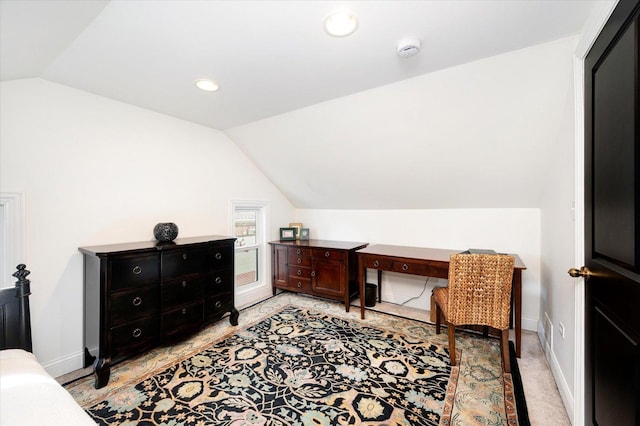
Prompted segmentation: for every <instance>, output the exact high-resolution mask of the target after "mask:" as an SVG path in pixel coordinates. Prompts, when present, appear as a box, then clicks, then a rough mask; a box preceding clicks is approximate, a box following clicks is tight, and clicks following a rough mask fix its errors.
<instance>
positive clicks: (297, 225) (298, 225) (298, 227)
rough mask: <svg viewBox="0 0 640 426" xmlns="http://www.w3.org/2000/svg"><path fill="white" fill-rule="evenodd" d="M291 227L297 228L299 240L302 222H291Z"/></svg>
mask: <svg viewBox="0 0 640 426" xmlns="http://www.w3.org/2000/svg"><path fill="white" fill-rule="evenodd" d="M289 228H296V231H297V232H296V239H297V240H299V239H300V231H301V230H302V224H301V223H290V224H289Z"/></svg>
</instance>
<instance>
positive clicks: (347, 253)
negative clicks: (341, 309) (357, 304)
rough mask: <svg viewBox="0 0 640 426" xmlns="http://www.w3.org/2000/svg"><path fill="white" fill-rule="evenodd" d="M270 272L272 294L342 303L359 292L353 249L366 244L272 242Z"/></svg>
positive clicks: (356, 265)
mask: <svg viewBox="0 0 640 426" xmlns="http://www.w3.org/2000/svg"><path fill="white" fill-rule="evenodd" d="M269 244H271V271H272V273H273V280H272V287H273V294H274V295H275V294H276V291H277V289H282V290H290V291H295V292H298V293H306V294H312V295H314V296H320V297H326V298H329V299H335V300H340V301H343V302H344V306H345V309H346V310H347V312H348V311H349V301H350V299H351V297H352V296H354V295H356V294H358V293H359V290H358V262H357V258H356V250H359V249H361V248H364V247H366V246H367V243H354V242H347V241H327V240H306V241H272V242H270V243H269Z"/></svg>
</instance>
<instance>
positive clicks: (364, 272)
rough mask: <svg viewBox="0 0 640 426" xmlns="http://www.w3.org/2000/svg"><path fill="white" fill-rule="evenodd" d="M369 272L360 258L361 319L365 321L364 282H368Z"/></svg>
mask: <svg viewBox="0 0 640 426" xmlns="http://www.w3.org/2000/svg"><path fill="white" fill-rule="evenodd" d="M366 275H367V270H366V269H365V267H364V265H363V264H362V261H361V260H360V257H358V281H359V282H360V319H364V296H365V293H364V282H365V280H366V278H367V277H366Z"/></svg>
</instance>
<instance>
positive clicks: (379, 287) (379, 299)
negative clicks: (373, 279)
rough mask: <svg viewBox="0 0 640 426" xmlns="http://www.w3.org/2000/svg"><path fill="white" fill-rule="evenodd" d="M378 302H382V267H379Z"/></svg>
mask: <svg viewBox="0 0 640 426" xmlns="http://www.w3.org/2000/svg"><path fill="white" fill-rule="evenodd" d="M378 303H382V269H378Z"/></svg>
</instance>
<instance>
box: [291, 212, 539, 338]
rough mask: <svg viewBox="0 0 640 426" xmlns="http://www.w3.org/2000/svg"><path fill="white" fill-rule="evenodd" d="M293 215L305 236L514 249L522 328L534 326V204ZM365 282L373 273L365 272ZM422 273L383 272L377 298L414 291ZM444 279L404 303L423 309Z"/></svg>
mask: <svg viewBox="0 0 640 426" xmlns="http://www.w3.org/2000/svg"><path fill="white" fill-rule="evenodd" d="M296 220H297V221H298V222H302V223H303V224H304V226H305V228H307V227H308V228H310V235H311V238H318V239H327V240H344V241H362V242H368V243H370V244H392V245H406V246H418V247H434V248H444V249H452V250H465V249H468V248H490V249H494V250H496V251H497V252H507V253H517V254H518V255H519V256H520V258H521V259H522V261H523V262H524V263H525V265H526V266H527V270H526V271H524V272H523V274H522V288H523V296H522V299H523V315H522V316H523V328H525V329H528V330H536V329H537V323H538V314H539V310H540V307H539V298H540V284H539V283H540V211H539V210H538V209H443V210H320V209H318V210H316V209H313V210H306V209H298V210H297V211H296ZM369 280H370V281H369V282H375V281H374V280H375V276H374V275H373V274H371V272H370V275H369ZM424 283H425V279H424V278H422V277H413V278H412V277H408V276H406V275H402V274H393V273H384V274H383V285H382V289H383V300H386V301H389V302H393V303H401V302H403V301H406V300H408V299H410V298H411V297H414V296H417V295H419V294H420V292H421V291H422V289H423V287H424ZM444 283H446V280H444V281H443V280H439V279H430V280H429V283H428V284H427V291H425V292H424V294H423V295H422V296H421V297H420V298H419V299H417V300H413V301H411V302H409V303H407V306H413V307H417V308H422V309H429V297H430V289H431V288H432V287H433V286H434V285H435V284H444Z"/></svg>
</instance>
